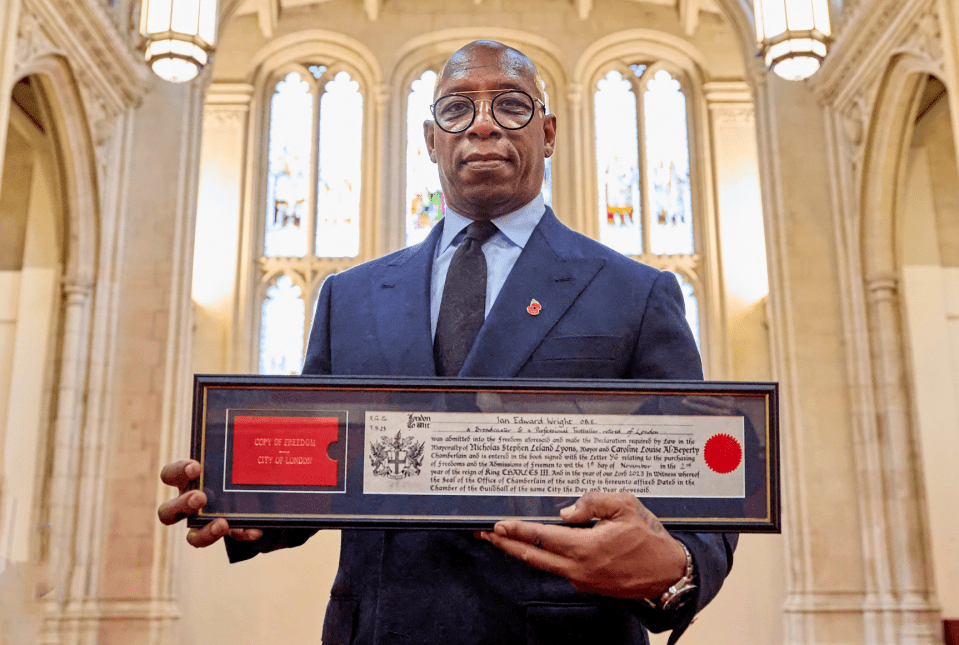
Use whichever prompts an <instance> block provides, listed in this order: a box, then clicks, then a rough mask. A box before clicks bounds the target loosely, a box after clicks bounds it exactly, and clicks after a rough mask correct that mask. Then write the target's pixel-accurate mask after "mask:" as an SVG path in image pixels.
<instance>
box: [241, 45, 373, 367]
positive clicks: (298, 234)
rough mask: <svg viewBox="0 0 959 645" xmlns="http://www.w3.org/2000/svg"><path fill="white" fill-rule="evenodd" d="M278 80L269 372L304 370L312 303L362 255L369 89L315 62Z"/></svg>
mask: <svg viewBox="0 0 959 645" xmlns="http://www.w3.org/2000/svg"><path fill="white" fill-rule="evenodd" d="M294 69H295V71H291V72H289V73H286V72H284V75H283V76H282V78H278V79H276V82H275V83H273V84H271V85H269V86H268V91H269V93H268V94H267V95H266V96H265V97H264V99H265V101H266V102H267V103H268V105H269V116H268V119H267V123H268V128H269V131H268V135H269V136H268V143H267V155H266V159H265V163H264V165H265V174H266V185H265V186H264V188H265V191H264V192H265V211H266V212H265V213H264V215H265V217H264V219H265V221H264V224H263V228H262V229H261V230H262V231H263V253H262V256H261V257H259V258H258V262H257V265H258V267H259V270H260V271H261V274H260V275H261V276H263V275H266V274H268V275H269V276H270V277H272V276H273V275H280V277H279V278H277V279H276V281H275V282H274V283H271V285H270V286H269V287H268V288H267V289H266V291H265V292H264V293H262V294H261V296H260V297H261V298H262V300H261V301H260V302H259V306H260V337H259V349H258V357H259V369H260V372H261V373H263V374H291V373H297V372H299V370H300V369H301V367H302V357H303V349H304V341H305V337H306V332H307V330H308V329H309V327H308V326H307V321H309V320H310V317H311V316H312V312H313V308H312V307H311V308H310V316H308V315H307V302H306V301H307V300H308V299H310V298H311V294H313V295H315V294H316V292H317V290H318V288H319V283H320V282H321V281H322V279H323V276H326V275H329V274H330V273H334V272H336V271H341V270H343V269H346V268H348V267H349V266H350V265H352V264H353V263H354V262H355V260H353V258H356V257H357V256H358V255H359V252H360V199H361V193H362V190H363V186H362V181H361V178H362V172H363V169H362V148H363V125H364V124H363V114H364V104H363V94H362V92H361V86H360V83H359V81H358V80H357V79H354V78H353V77H351V76H350V73H349V72H346V71H342V69H337V67H335V66H333V65H330V66H327V65H323V64H320V63H317V62H313V61H306V62H304V63H303V64H301V65H298V66H297V67H295V68H294Z"/></svg>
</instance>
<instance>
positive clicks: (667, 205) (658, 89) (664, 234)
mask: <svg viewBox="0 0 959 645" xmlns="http://www.w3.org/2000/svg"><path fill="white" fill-rule="evenodd" d="M643 98H644V101H643V106H644V111H643V112H644V113H643V118H644V119H645V120H646V172H647V182H648V183H647V185H648V186H649V202H650V215H651V220H652V221H651V226H650V232H649V238H650V251H651V252H652V253H655V254H657V255H664V254H670V255H672V254H689V253H692V252H693V213H692V208H691V201H692V198H691V196H690V192H689V138H688V136H687V133H686V96H685V95H684V94H683V90H682V88H681V87H680V84H679V81H677V80H675V79H674V78H673V77H672V76H671V75H670V74H669V72H667V71H665V70H659V71H658V72H656V75H655V76H654V77H653V79H652V80H650V81H649V82H648V83H647V84H646V93H645V96H644V97H643Z"/></svg>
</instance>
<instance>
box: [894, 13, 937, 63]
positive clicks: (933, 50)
mask: <svg viewBox="0 0 959 645" xmlns="http://www.w3.org/2000/svg"><path fill="white" fill-rule="evenodd" d="M894 53H911V54H913V55H915V56H916V57H918V58H924V59H926V60H927V61H928V62H929V64H930V66H931V67H934V68H936V69H938V70H940V74H942V73H944V60H943V58H944V54H945V51H944V49H943V44H942V25H941V23H940V22H939V11H938V10H937V8H936V5H934V4H932V5H930V6H929V7H927V8H926V10H925V11H924V12H923V13H921V14H920V15H919V16H917V17H916V18H915V19H914V20H913V21H912V26H911V28H910V30H909V32H908V33H907V34H906V35H905V37H904V38H903V44H902V45H901V46H899V47H897V48H896V49H895V50H894Z"/></svg>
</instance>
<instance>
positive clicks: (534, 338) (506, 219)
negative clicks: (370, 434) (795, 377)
mask: <svg viewBox="0 0 959 645" xmlns="http://www.w3.org/2000/svg"><path fill="white" fill-rule="evenodd" d="M542 96H543V94H542V86H541V83H540V82H539V78H538V74H537V72H536V68H535V66H534V65H533V64H532V62H531V61H530V60H529V59H528V58H526V56H524V55H523V54H521V53H520V52H518V51H516V50H514V49H511V48H508V47H505V46H504V45H501V44H499V43H493V42H486V41H480V42H475V43H471V44H469V45H467V46H465V47H464V48H462V49H461V50H459V51H458V52H456V53H455V54H454V55H453V56H452V57H451V58H450V60H449V61H448V62H447V64H446V66H445V67H444V69H443V71H442V73H441V74H440V77H439V79H438V81H437V86H436V90H435V94H434V99H435V103H434V106H433V112H434V120H433V121H427V122H426V123H425V124H424V131H425V136H426V143H427V148H428V150H429V153H430V158H431V159H432V160H433V161H434V162H435V163H436V164H437V166H438V170H439V176H440V182H441V184H442V186H443V191H444V194H445V196H446V202H447V205H448V213H447V215H446V217H445V218H444V221H443V223H442V224H441V225H439V226H437V228H436V229H435V230H434V231H433V232H432V233H431V235H430V236H429V237H428V238H427V240H426V241H425V242H423V243H422V244H420V245H417V246H414V247H411V248H409V249H405V250H402V251H399V252H397V253H393V254H391V255H389V256H387V257H385V258H381V259H379V260H375V261H373V262H369V263H366V264H364V265H361V266H359V267H355V268H353V269H351V270H349V271H346V272H344V273H341V274H337V275H335V276H332V277H330V278H329V279H328V280H327V281H326V282H325V283H324V285H323V289H322V291H321V294H320V298H319V300H318V304H317V310H316V315H315V318H314V325H313V331H312V333H311V335H310V341H309V346H308V348H307V355H306V361H305V365H304V370H303V371H304V373H309V374H337V375H382V376H401V375H405V376H434V375H437V374H440V375H444V374H445V375H460V376H496V377H513V376H520V377H538V376H542V377H553V378H557V377H559V378H590V379H595V378H654V379H700V378H702V368H701V364H700V359H699V355H698V352H697V351H696V347H695V343H694V342H693V339H692V335H691V333H690V331H689V328H688V326H687V325H686V323H685V319H684V315H683V310H682V296H681V294H680V292H679V288H678V284H677V283H676V281H675V279H673V278H672V276H670V275H669V274H666V273H662V272H659V271H656V270H655V269H651V268H649V267H646V266H644V265H641V264H639V263H637V262H634V261H632V260H630V259H628V258H625V257H624V256H622V255H620V254H618V253H615V252H613V251H611V250H609V249H608V248H606V247H604V246H602V245H600V244H598V243H597V242H595V241H593V240H590V239H588V238H585V237H584V236H582V235H579V234H577V233H574V232H572V231H570V230H569V229H568V228H566V227H565V226H563V225H562V224H561V223H560V222H559V221H558V220H557V219H556V217H555V215H554V214H553V213H552V211H551V210H550V209H549V208H546V207H544V205H543V202H542V198H541V197H540V196H539V191H540V186H541V185H542V180H543V172H544V164H545V158H546V157H548V156H550V155H551V154H552V152H553V146H554V143H555V136H556V117H555V116H553V115H549V114H546V110H545V105H544V104H543V101H542ZM487 222H492V223H493V224H494V225H495V228H494V227H491V226H489V224H487ZM467 257H468V259H464V258H467ZM468 262H480V263H481V264H480V265H479V266H480V267H482V266H483V265H485V270H483V269H476V268H475V266H476V265H470V266H472V267H473V268H469V267H467V268H466V270H464V267H466V266H467V264H466V263H468ZM470 274H474V276H475V274H479V277H480V279H481V280H480V291H479V294H478V295H477V294H476V293H473V292H474V291H475V290H476V286H475V284H471V276H470ZM484 277H485V280H483V279H482V278H484ZM484 295H485V297H484ZM534 299H535V300H536V301H537V303H538V304H539V307H538V308H531V303H532V301H533V300H534ZM467 301H469V302H467ZM477 301H478V302H477ZM477 305H478V313H477V312H476V311H473V310H471V309H470V308H471V307H472V308H473V309H475V308H476V306H477ZM467 310H470V311H473V313H464V311H467ZM471 316H472V317H471ZM474 337H475V340H473V339H474ZM198 475H199V464H196V462H187V461H183V462H178V463H176V464H170V465H169V466H167V467H166V468H165V469H164V472H163V473H162V475H161V476H162V478H163V480H164V481H165V482H166V483H168V484H170V485H174V486H178V487H179V488H180V493H181V494H180V496H179V497H177V498H176V499H174V500H171V501H169V502H167V503H165V504H163V505H162V506H161V507H160V511H159V515H160V519H161V521H163V522H164V523H167V524H170V523H173V522H175V521H177V520H178V519H181V518H182V517H183V516H185V515H187V514H189V513H193V512H196V510H197V509H199V508H200V507H202V505H203V504H204V503H205V501H206V499H205V496H204V495H203V493H202V492H200V491H186V487H187V485H188V483H189V481H190V480H191V479H193V478H196V477H197V476H198ZM561 516H562V518H563V519H564V520H565V521H567V522H569V523H573V524H575V523H585V522H587V521H589V520H591V519H599V521H598V522H597V523H596V524H595V525H594V526H593V527H592V528H588V529H583V528H571V527H566V526H552V525H542V524H537V523H530V522H518V521H503V522H499V523H498V524H497V525H496V527H495V530H494V531H492V532H483V533H479V534H476V535H474V534H471V533H467V532H462V531H356V530H352V531H344V532H343V537H342V546H341V554H340V569H339V572H338V574H337V578H336V581H335V583H334V586H333V591H332V598H331V600H330V604H329V606H328V609H327V614H326V622H325V625H324V632H323V639H324V642H325V643H344V644H346V643H376V644H377V645H379V644H386V643H425V642H434V641H440V640H442V641H447V642H450V643H454V644H459V643H528V642H542V643H547V642H548V643H551V644H556V643H581V642H598V643H607V644H618V643H623V644H626V643H630V644H635V643H644V642H646V640H647V639H646V632H645V629H644V627H645V628H649V629H654V630H657V631H660V630H663V629H673V634H672V640H675V639H676V638H678V637H679V635H680V634H681V633H682V631H683V630H684V629H685V628H686V626H688V624H689V622H690V621H691V620H692V618H693V616H694V615H695V613H696V612H697V611H698V610H699V609H701V608H702V607H703V606H704V605H705V604H706V603H707V602H709V600H711V599H712V597H713V596H714V595H715V594H716V592H717V591H718V590H719V587H720V586H721V584H722V581H723V580H724V578H725V576H726V574H727V573H728V571H729V568H730V567H731V565H732V553H733V549H734V547H735V542H736V540H735V537H736V536H723V535H718V534H713V535H705V534H689V533H676V534H675V535H670V534H669V533H668V532H667V531H665V530H664V529H663V527H662V525H661V524H660V522H659V521H658V520H657V519H656V517H655V516H653V515H652V513H650V512H649V511H648V510H646V509H645V508H644V507H643V505H642V504H641V503H640V502H639V501H638V500H637V499H636V497H635V496H632V495H628V494H615V495H614V494H605V493H599V492H591V493H588V494H586V495H584V496H583V497H581V498H580V499H579V500H578V501H577V502H576V504H575V505H574V506H572V507H570V508H567V509H564V510H563V511H562V512H561ZM224 535H226V536H228V539H227V551H228V553H229V556H230V559H231V561H234V562H235V561H239V560H243V559H247V558H250V557H253V556H254V555H256V554H257V553H262V552H266V551H271V550H275V549H277V548H285V547H291V546H297V545H299V544H302V543H303V542H304V541H305V540H306V539H308V538H309V536H310V535H312V532H310V531H303V530H273V531H264V532H261V531H259V530H255V529H247V530H230V529H229V526H228V525H227V522H226V521H225V520H223V519H218V520H216V521H215V522H212V523H211V524H209V525H207V526H206V527H204V528H203V529H199V530H192V531H191V532H190V533H189V534H188V537H187V540H188V541H189V542H190V544H192V545H193V546H207V545H209V544H212V543H213V542H215V541H217V540H218V539H219V538H220V537H223V536H224ZM691 573H692V575H690V574H691ZM693 582H695V586H694V585H693ZM676 588H679V591H680V593H674V591H676ZM647 599H648V602H647Z"/></svg>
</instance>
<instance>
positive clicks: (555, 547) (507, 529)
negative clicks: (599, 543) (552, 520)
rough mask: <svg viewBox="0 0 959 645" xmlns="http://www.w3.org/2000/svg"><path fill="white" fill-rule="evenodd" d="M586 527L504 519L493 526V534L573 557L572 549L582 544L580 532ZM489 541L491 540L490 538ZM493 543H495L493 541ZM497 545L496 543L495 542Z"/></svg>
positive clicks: (538, 548)
mask: <svg viewBox="0 0 959 645" xmlns="http://www.w3.org/2000/svg"><path fill="white" fill-rule="evenodd" d="M584 530H586V529H579V528H571V527H569V526H555V525H553V524H537V523H534V522H519V521H516V520H506V521H503V522H497V523H496V526H495V527H493V534H494V535H495V536H498V537H501V538H504V539H508V540H512V541H516V542H522V543H525V544H527V545H529V546H531V547H533V548H535V549H537V550H540V549H542V550H546V551H549V552H551V553H555V554H558V555H561V556H565V557H573V556H574V553H573V551H574V549H575V548H576V547H578V546H580V545H581V544H582V535H580V533H581V532H582V531H584ZM491 542H493V541H492V540H491ZM493 544H497V543H496V542H493ZM497 546H498V544H497Z"/></svg>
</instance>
